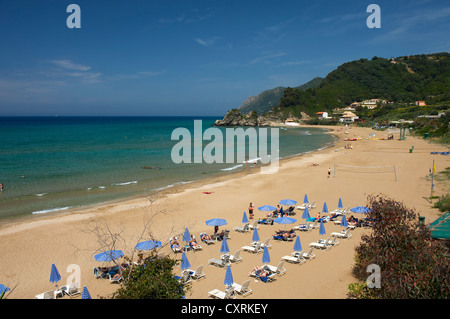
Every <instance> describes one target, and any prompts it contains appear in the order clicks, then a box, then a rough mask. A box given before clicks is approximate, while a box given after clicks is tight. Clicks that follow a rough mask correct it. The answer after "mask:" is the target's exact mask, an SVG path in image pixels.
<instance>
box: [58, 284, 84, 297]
mask: <svg viewBox="0 0 450 319" xmlns="http://www.w3.org/2000/svg"><path fill="white" fill-rule="evenodd" d="M59 290H60V291H62V293H63V294H66V295H68V296H70V297H72V296H75V295H78V294H80V293H81V292H80V283H79V282H73V283H70V284H68V285H65V286H62V287H60V288H59Z"/></svg>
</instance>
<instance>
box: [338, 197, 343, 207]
mask: <svg viewBox="0 0 450 319" xmlns="http://www.w3.org/2000/svg"><path fill="white" fill-rule="evenodd" d="M338 208H344V205H342V199H341V198H340V197H339V202H338Z"/></svg>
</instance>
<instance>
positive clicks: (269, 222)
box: [258, 217, 275, 225]
mask: <svg viewBox="0 0 450 319" xmlns="http://www.w3.org/2000/svg"><path fill="white" fill-rule="evenodd" d="M274 220H275V218H273V217H267V218H262V219H258V224H262V225H273V221H274Z"/></svg>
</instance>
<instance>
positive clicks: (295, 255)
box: [291, 246, 316, 259]
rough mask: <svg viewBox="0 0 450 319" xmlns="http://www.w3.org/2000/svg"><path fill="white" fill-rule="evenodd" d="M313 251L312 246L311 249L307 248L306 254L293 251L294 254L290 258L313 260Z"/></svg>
mask: <svg viewBox="0 0 450 319" xmlns="http://www.w3.org/2000/svg"><path fill="white" fill-rule="evenodd" d="M313 250H314V246H311V247H309V250H308V251H307V252H303V251H300V252H298V251H294V252H293V253H292V254H291V256H293V257H298V256H300V257H303V258H305V259H314V258H316V254H314V253H313Z"/></svg>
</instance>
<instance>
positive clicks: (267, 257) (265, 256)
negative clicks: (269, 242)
mask: <svg viewBox="0 0 450 319" xmlns="http://www.w3.org/2000/svg"><path fill="white" fill-rule="evenodd" d="M262 262H263V263H265V264H268V263H270V255H269V250H268V249H267V246H264V251H263V256H262Z"/></svg>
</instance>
